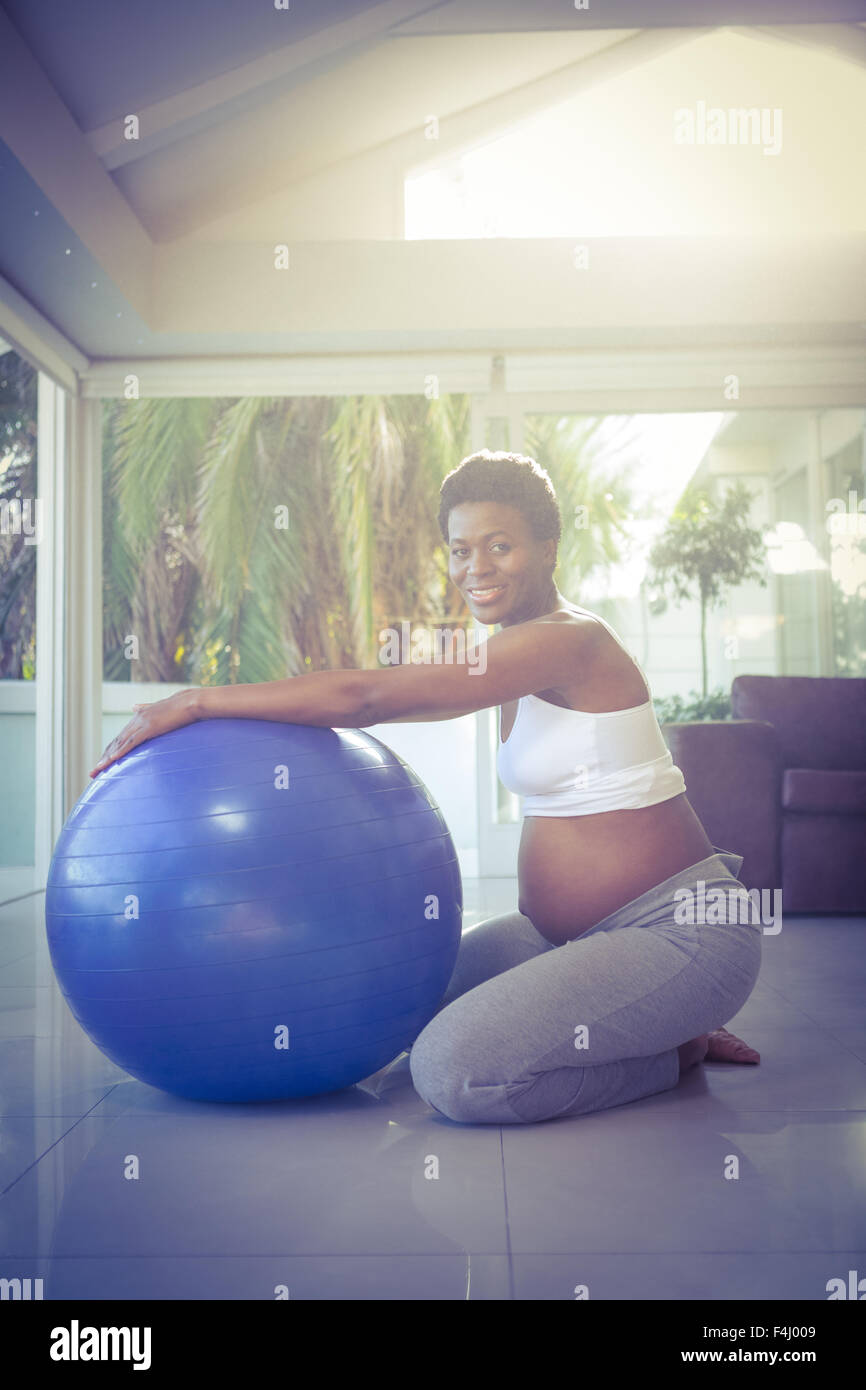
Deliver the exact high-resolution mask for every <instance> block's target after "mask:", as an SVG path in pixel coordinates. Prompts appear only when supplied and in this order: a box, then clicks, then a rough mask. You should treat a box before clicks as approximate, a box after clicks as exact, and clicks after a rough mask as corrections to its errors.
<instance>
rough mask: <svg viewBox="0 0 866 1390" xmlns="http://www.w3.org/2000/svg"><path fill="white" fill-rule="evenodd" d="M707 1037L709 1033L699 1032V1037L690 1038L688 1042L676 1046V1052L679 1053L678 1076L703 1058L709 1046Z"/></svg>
mask: <svg viewBox="0 0 866 1390" xmlns="http://www.w3.org/2000/svg"><path fill="white" fill-rule="evenodd" d="M709 1037H710V1035H709V1033H701V1035H700V1037H698V1038H690V1039H689V1041H688V1042H685V1043H683V1044H682V1046H681V1047H678V1048H677V1052H678V1053H679V1054H680V1076H682V1074H683V1072H684V1071H688V1069H689V1067H693V1066H696V1065H697V1063H698V1062H702V1061H703V1060H704V1058H705V1057H706V1055H707V1048H708V1046H709Z"/></svg>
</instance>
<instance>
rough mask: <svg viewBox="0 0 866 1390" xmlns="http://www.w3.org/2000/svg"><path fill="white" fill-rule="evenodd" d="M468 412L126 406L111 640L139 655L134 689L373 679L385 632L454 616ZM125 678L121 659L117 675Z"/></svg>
mask: <svg viewBox="0 0 866 1390" xmlns="http://www.w3.org/2000/svg"><path fill="white" fill-rule="evenodd" d="M468 410H469V404H468V400H467V399H466V398H465V397H443V398H442V399H435V400H427V399H426V398H423V397H420V396H418V397H414V396H412V397H408V396H402V397H368V396H361V397H357V396H352V397H346V398H342V399H333V398H326V397H313V398H278V399H259V398H246V397H245V398H241V399H239V400H235V401H200V400H192V401H178V400H167V401H166V400H148V401H139V402H134V403H131V404H129V403H124V404H122V405H116V404H115V405H113V406H112V408H111V410H110V411H108V412H107V422H106V430H105V437H106V451H107V453H106V460H107V467H106V475H107V479H108V489H107V491H108V497H107V500H106V512H105V514H106V520H107V522H108V524H107V525H106V528H105V530H106V537H105V543H106V547H107V548H106V575H107V581H108V582H107V585H106V589H107V593H108V594H109V595H110V596H111V597H110V598H109V599H108V600H107V603H106V636H107V638H108V640H109V641H110V642H113V643H114V644H115V647H117V644H118V643H122V642H123V640H124V637H125V635H126V634H128V633H135V634H136V636H137V637H138V639H139V660H138V664H137V666H132V667H128V668H127V669H130V674H131V675H133V673H134V678H135V679H144V680H166V679H169V680H172V679H173V680H179V681H183V680H193V681H200V682H202V683H208V682H213V683H216V684H223V683H226V682H232V681H237V680H245V681H265V680H272V679H277V678H279V677H281V676H285V675H292V674H297V673H298V672H300V671H303V670H306V669H317V668H320V667H331V668H333V667H339V666H368V665H370V664H374V663H375V657H376V643H377V635H378V632H379V630H380V629H381V628H382V627H383V626H388V625H390V624H392V623H394V622H395V621H396V620H399V619H402V618H405V617H407V616H410V615H411V617H412V619H413V621H415V622H422V623H428V622H431V621H436V620H438V619H440V618H443V617H449V616H453V611H452V614H449V613H448V612H447V609H448V608H449V607H451V608H452V610H453V601H452V602H451V603H448V602H446V579H445V576H446V565H445V560H444V554H443V552H444V546H443V543H442V539H441V537H440V535H439V532H438V526H437V522H436V512H437V494H438V488H439V484H440V482H441V480H442V477H443V476H444V474H445V473H446V472H447V471H448V470H449V469H450V468H452V467H453V466H454V465H455V463H456V462H457V461H459V458H460V457H461V456H462V455H463V454H465V453H466V452H467V448H468V421H469V414H468ZM408 520H411V525H407V521H408ZM109 531H111V532H116V535H115V536H113V537H112V536H110V535H109ZM448 598H449V599H450V598H451V596H450V595H448ZM458 598H459V596H458ZM407 608H408V610H409V612H408V613H407ZM464 616H465V615H464ZM119 663H120V664H119ZM124 664H125V663H124V658H123V653H122V651H120V652H118V651H117V650H115V652H114V656H113V666H112V670H113V672H117V673H118V674H119V673H120V671H122V670H123V669H124Z"/></svg>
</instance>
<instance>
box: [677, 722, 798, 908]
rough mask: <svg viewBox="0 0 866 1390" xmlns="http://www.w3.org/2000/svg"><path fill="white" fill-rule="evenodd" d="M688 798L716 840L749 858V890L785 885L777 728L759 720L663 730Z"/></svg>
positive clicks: (744, 873)
mask: <svg viewBox="0 0 866 1390" xmlns="http://www.w3.org/2000/svg"><path fill="white" fill-rule="evenodd" d="M662 734H663V735H664V738H665V741H666V743H667V745H668V747H669V748H670V750H671V753H672V755H673V760H674V762H675V763H676V765H677V767H679V768H680V769H681V770H682V774H683V777H684V778H685V782H686V795H687V797H688V799H689V801H690V803H691V805H692V806H693V807H694V810H695V813H696V815H697V816H698V818H699V820H700V821H701V823H702V825H703V827H704V829H705V830H706V832H707V835H708V836H709V838H710V840H711V841H712V843H713V844H714V845H717V846H718V847H719V848H720V849H726V850H731V851H732V852H733V853H734V854H741V855H742V856H743V866H742V868H741V870H740V879H741V880H742V882H743V883H744V884H745V885H746V887H747V888H778V887H779V886H780V884H781V882H782V879H781V859H780V839H781V819H782V818H781V809H780V806H781V801H780V798H781V767H780V760H779V745H778V739H777V736H776V731H775V729H774V728H773V726H772V724H768V723H766V722H764V721H763V720H757V719H725V720H708V721H706V722H704V723H694V724H663V725H662Z"/></svg>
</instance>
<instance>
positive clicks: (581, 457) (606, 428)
mask: <svg viewBox="0 0 866 1390" xmlns="http://www.w3.org/2000/svg"><path fill="white" fill-rule="evenodd" d="M634 438H635V434H634V428H633V426H632V424H631V422H630V420H629V418H628V417H624V418H622V419H613V420H611V419H610V418H609V417H605V416H594V417H589V416H579V415H553V414H546V415H529V416H527V421H526V434H525V440H526V452H527V453H528V454H530V455H531V457H532V458H534V459H535V460H536V461H537V462H538V463H540V464H541V465H542V467H544V468H546V469H547V471H548V473H549V474H550V478H551V482H552V483H553V486H554V490H555V492H556V496H557V500H558V502H559V509H560V512H561V513H562V539H561V541H560V545H559V560H558V565H557V571H556V573H557V576H558V578H557V583H558V584H559V585H560V587H561V588H563V589H565V590H568V591H573V592H579V590H580V581H581V579H586V578H587V576H588V575H590V574H592V573H594V572H595V571H597V570H600V569H606V568H608V567H609V566H610V565H612V564H614V563H615V562H616V561H617V560H619V559H620V557H621V555H622V548H623V545H624V543H626V542H627V540H628V534H629V532H628V524H627V523H628V521H629V519H630V515H631V513H630V508H631V506H632V505H633V500H632V489H631V481H630V479H631V473H632V471H633V467H634V464H633V462H632V461H631V459H630V451H631V447H632V445H633V443H634Z"/></svg>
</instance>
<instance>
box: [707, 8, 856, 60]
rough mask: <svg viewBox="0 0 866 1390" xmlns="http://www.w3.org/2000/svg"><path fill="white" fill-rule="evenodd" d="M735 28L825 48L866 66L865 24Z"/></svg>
mask: <svg viewBox="0 0 866 1390" xmlns="http://www.w3.org/2000/svg"><path fill="white" fill-rule="evenodd" d="M864 14H866V10H864ZM731 28H732V32H733V33H735V34H743V35H744V36H745V37H746V38H750V39H769V40H770V41H771V42H772V43H778V42H779V40H780V39H783V40H785V41H787V42H788V43H796V44H800V45H804V44H805V46H806V47H807V48H819V49H824V50H825V52H827V53H831V54H832V55H833V57H835V58H844V59H845V60H846V61H847V62H849V63H856V64H857V65H858V66H859V67H866V27H864V26H863V25H862V24H774V25H762V24H755V25H749V26H748V28H741V27H737V26H731Z"/></svg>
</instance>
